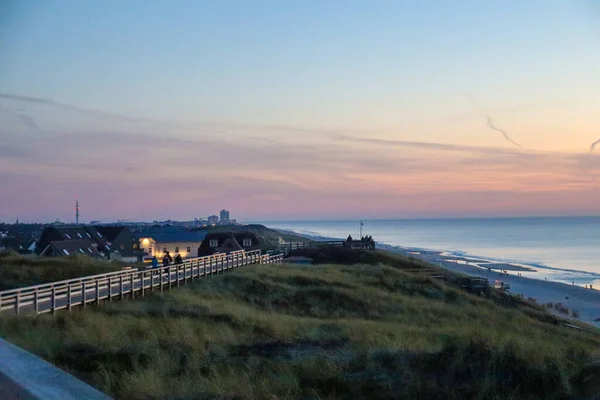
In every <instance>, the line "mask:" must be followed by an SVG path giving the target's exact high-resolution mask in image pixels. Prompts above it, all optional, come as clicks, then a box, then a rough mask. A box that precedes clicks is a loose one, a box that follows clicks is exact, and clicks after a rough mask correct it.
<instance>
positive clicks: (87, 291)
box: [0, 250, 283, 315]
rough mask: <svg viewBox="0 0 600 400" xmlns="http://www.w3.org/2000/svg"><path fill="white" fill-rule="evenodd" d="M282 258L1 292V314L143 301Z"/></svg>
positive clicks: (222, 260)
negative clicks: (147, 295) (196, 281)
mask: <svg viewBox="0 0 600 400" xmlns="http://www.w3.org/2000/svg"><path fill="white" fill-rule="evenodd" d="M282 261H283V254H277V255H261V252H260V250H254V251H248V252H246V251H243V250H240V251H236V252H232V253H230V254H215V255H212V256H207V257H199V258H193V259H189V260H185V261H184V262H183V263H182V264H176V265H170V266H168V267H161V268H154V269H145V270H133V269H132V270H123V271H117V272H111V273H108V274H101V275H92V276H86V277H82V278H75V279H69V280H66V281H60V282H53V283H46V284H42V285H36V286H29V287H25V288H19V289H12V290H7V291H4V292H0V313H2V312H12V313H14V314H16V315H19V314H21V313H35V314H41V313H46V312H55V311H56V310H61V309H68V310H71V308H73V307H75V306H82V307H84V308H85V307H86V305H88V304H91V303H96V304H97V303H100V301H101V300H105V301H106V300H107V301H112V300H116V299H123V298H125V297H130V298H131V299H133V298H135V297H136V296H141V297H144V295H145V293H146V292H147V291H148V290H150V291H155V290H159V291H163V290H164V289H165V288H172V287H179V286H180V285H182V284H183V285H185V284H187V283H188V282H191V281H193V280H194V279H199V278H202V277H206V276H208V275H212V274H219V273H222V272H224V271H227V270H230V269H233V268H237V267H241V266H244V265H252V264H273V263H281V262H282Z"/></svg>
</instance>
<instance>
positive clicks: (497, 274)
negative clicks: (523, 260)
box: [379, 245, 600, 327]
mask: <svg viewBox="0 0 600 400" xmlns="http://www.w3.org/2000/svg"><path fill="white" fill-rule="evenodd" d="M379 248H380V249H382V250H388V251H392V252H395V253H401V254H404V255H406V256H410V257H416V258H421V259H423V260H424V261H427V262H429V263H432V264H435V265H438V266H440V267H443V268H445V269H447V270H450V271H454V272H458V273H462V274H465V275H469V276H476V277H481V278H487V279H488V280H489V281H490V284H493V283H494V281H495V280H499V281H501V282H504V283H506V284H509V285H510V293H513V294H521V295H523V297H525V298H526V299H527V298H533V299H535V300H536V301H537V303H539V304H546V303H549V302H552V303H562V304H563V305H564V306H565V307H567V308H568V309H570V310H572V311H575V312H577V313H578V314H579V318H577V319H578V320H579V321H583V322H587V323H589V324H591V325H594V326H597V327H600V291H599V290H596V289H600V288H595V289H586V288H585V287H582V286H576V285H569V284H566V283H561V282H551V281H546V280H540V279H535V278H531V277H524V276H519V271H523V270H529V271H534V270H532V269H530V268H526V267H520V266H518V265H513V264H508V263H494V264H495V265H494V268H491V267H490V269H491V270H488V269H487V268H482V267H484V266H485V267H487V265H486V264H481V265H482V267H478V266H477V265H476V264H477V263H478V262H481V261H485V260H481V259H467V258H464V257H445V256H444V255H443V252H437V251H422V250H416V249H408V248H401V247H395V246H388V245H380V246H379ZM490 265H491V264H490ZM501 271H507V272H506V273H503V272H501ZM553 312H555V313H556V314H557V315H560V316H563V317H565V315H564V314H559V313H558V312H557V311H556V310H554V309H553ZM571 318H572V317H571ZM597 319H599V321H597Z"/></svg>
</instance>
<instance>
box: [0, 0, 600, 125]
mask: <svg viewBox="0 0 600 400" xmlns="http://www.w3.org/2000/svg"><path fill="white" fill-rule="evenodd" d="M9 4H12V6H11V5H9V6H8V8H9V13H8V16H5V17H4V22H3V24H2V27H1V28H2V31H1V32H2V37H3V38H4V39H3V40H2V45H1V46H2V47H0V50H1V54H2V55H3V56H2V58H1V60H2V61H0V68H1V69H2V71H3V73H2V75H1V76H0V88H1V89H2V90H3V91H6V92H9V93H18V94H26V95H30V96H34V97H44V98H52V99H55V100H57V101H62V102H65V103H70V104H77V105H80V106H85V107H88V108H94V109H101V110H107V111H112V112H119V113H126V114H134V115H136V116H141V117H150V116H152V117H155V118H165V119H177V120H180V119H184V120H196V119H199V118H200V119H205V120H224V121H236V122H240V121H244V122H261V123H269V122H272V123H282V124H285V123H287V124H296V125H298V124H300V125H331V126H344V127H346V126H355V125H357V124H358V123H360V125H361V126H364V127H369V126H370V125H372V124H374V123H376V120H380V121H381V120H383V121H384V122H381V125H382V126H384V127H395V126H398V125H401V124H402V123H403V120H404V119H408V120H410V116H413V117H414V115H415V113H416V115H417V116H420V117H427V116H429V115H431V114H433V113H437V114H439V115H444V114H448V113H452V112H453V111H455V110H453V109H452V108H453V107H452V103H453V101H452V99H456V98H459V99H460V96H461V95H462V94H463V93H464V92H475V93H476V94H478V97H481V99H482V100H485V101H486V102H488V103H490V104H496V103H498V104H500V103H503V102H506V101H513V102H514V99H515V98H519V99H520V100H521V101H522V102H525V103H527V102H528V101H531V102H538V101H541V100H543V99H544V98H550V99H559V98H564V97H567V98H569V99H571V98H573V97H576V95H575V93H574V92H575V90H574V89H573V88H572V86H576V88H577V89H578V90H580V89H585V87H586V86H588V85H589V84H590V83H592V86H593V89H594V90H597V89H598V81H597V80H596V81H594V82H585V81H583V82H582V81H580V80H579V78H580V76H581V75H590V74H592V73H593V72H595V71H598V70H600V64H599V63H598V61H599V60H600V56H598V54H600V52H598V51H595V50H597V49H598V45H599V44H600V40H599V39H600V27H599V26H597V25H596V26H595V23H596V24H597V22H598V19H597V18H596V19H594V16H593V14H592V11H593V8H592V6H591V5H590V4H586V2H577V1H574V2H565V1H541V0H538V1H486V2H481V1H441V0H438V1H373V2H370V1H369V2H367V1H298V2H280V1H222V2H221V1H219V2H211V1H185V0H184V1H177V2H165V1H147V0H146V1H123V2H118V3H106V2H97V1H86V0H84V1H77V2H55V1H27V0H25V1H18V2H17V1H14V2H9ZM5 7H6V6H5ZM582 58H585V59H586V61H588V62H587V63H582V62H581V61H582ZM549 82H552V83H553V84H552V85H549V84H548V83H549ZM454 103H456V101H454ZM424 106H427V108H428V109H425V107H424ZM356 113H360V117H361V118H356ZM395 115H397V116H396V117H395ZM353 119H357V121H356V123H354V121H353Z"/></svg>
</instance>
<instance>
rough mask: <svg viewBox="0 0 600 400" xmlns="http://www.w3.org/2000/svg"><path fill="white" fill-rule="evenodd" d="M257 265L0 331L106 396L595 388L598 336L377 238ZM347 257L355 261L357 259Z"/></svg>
mask: <svg viewBox="0 0 600 400" xmlns="http://www.w3.org/2000/svg"><path fill="white" fill-rule="evenodd" d="M320 251H321V252H320V253H319V252H316V253H313V254H312V256H313V258H314V259H315V260H317V261H320V260H330V261H335V262H336V264H317V265H302V266H293V265H285V264H284V265H260V266H256V267H248V268H242V269H237V270H234V271H232V272H230V273H228V274H224V275H221V276H213V277H211V278H210V279H205V280H200V281H197V282H195V283H194V284H192V285H188V286H187V287H186V288H181V289H179V290H173V291H167V292H164V293H159V292H155V293H153V294H151V295H150V296H147V297H146V298H144V299H138V300H135V301H126V302H114V303H107V304H104V305H101V306H97V307H89V308H88V309H86V310H76V311H74V312H73V313H66V312H65V313H59V314H57V315H56V316H54V317H52V316H50V315H41V316H38V317H20V318H17V317H8V316H3V317H0V336H2V337H4V338H6V339H8V340H10V341H11V342H13V343H15V344H16V345H18V346H21V347H23V348H25V349H27V350H29V351H31V352H33V353H34V354H37V355H40V356H42V357H43V358H45V359H47V360H49V361H51V362H52V363H54V364H55V365H57V366H59V367H60V368H63V369H64V370H66V371H68V372H70V373H72V374H74V375H75V376H77V377H79V378H81V379H83V380H84V381H86V382H88V383H90V384H91V385H92V386H95V387H96V388H98V389H100V390H101V391H103V392H105V393H107V394H109V395H111V396H113V397H115V398H117V399H149V398H151V399H188V398H231V399H234V398H239V399H266V398H269V399H296V398H314V399H323V398H328V399H361V398H364V399H367V398H368V399H396V398H431V399H469V398H479V399H505V398H519V399H522V398H524V399H527V398H531V399H539V398H544V399H568V398H597V397H598V395H600V361H599V358H598V355H599V354H598V352H597V349H598V346H599V345H600V338H599V337H598V336H597V335H596V334H595V333H590V332H585V331H579V330H575V329H569V328H567V327H564V326H562V325H560V324H557V320H556V318H555V317H553V316H551V315H550V314H548V313H546V312H545V311H544V310H543V309H541V308H537V307H536V306H535V305H530V304H527V303H525V302H522V301H520V300H519V299H515V298H510V297H506V296H504V295H499V294H494V293H492V295H491V296H490V297H489V298H486V297H480V296H476V295H472V294H470V293H468V292H465V291H462V290H460V289H458V288H457V287H454V286H452V284H449V283H446V282H444V281H442V280H438V279H434V278H431V277H430V276H427V274H425V275H424V274H419V273H418V272H417V271H419V270H423V269H425V270H428V271H429V270H431V267H430V266H428V265H427V264H425V263H424V262H421V261H415V260H409V259H407V258H404V257H402V256H396V255H390V254H387V253H384V252H358V251H348V250H344V249H338V250H335V251H334V250H327V249H326V250H320ZM356 260H358V261H359V262H360V263H355V261H356Z"/></svg>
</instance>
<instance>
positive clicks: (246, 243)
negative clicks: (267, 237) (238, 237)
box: [242, 239, 252, 247]
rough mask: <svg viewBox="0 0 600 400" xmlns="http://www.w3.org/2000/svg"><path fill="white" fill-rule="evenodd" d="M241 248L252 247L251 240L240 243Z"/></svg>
mask: <svg viewBox="0 0 600 400" xmlns="http://www.w3.org/2000/svg"><path fill="white" fill-rule="evenodd" d="M242 246H244V247H250V246H252V239H244V241H243V242H242Z"/></svg>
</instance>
